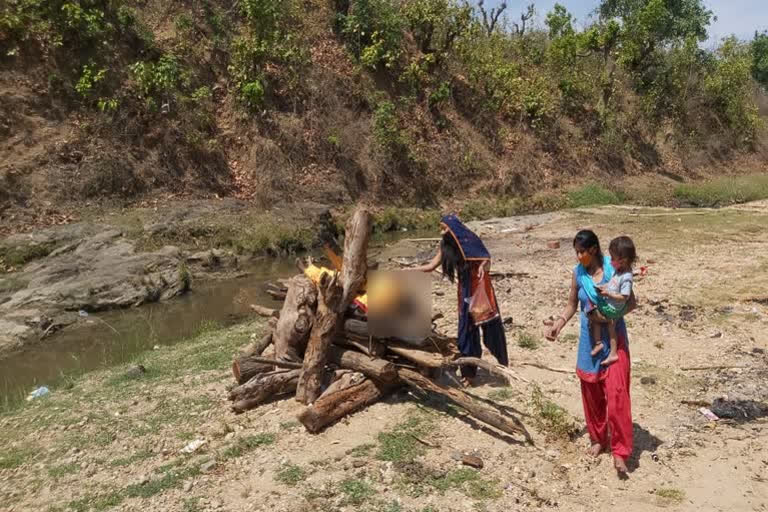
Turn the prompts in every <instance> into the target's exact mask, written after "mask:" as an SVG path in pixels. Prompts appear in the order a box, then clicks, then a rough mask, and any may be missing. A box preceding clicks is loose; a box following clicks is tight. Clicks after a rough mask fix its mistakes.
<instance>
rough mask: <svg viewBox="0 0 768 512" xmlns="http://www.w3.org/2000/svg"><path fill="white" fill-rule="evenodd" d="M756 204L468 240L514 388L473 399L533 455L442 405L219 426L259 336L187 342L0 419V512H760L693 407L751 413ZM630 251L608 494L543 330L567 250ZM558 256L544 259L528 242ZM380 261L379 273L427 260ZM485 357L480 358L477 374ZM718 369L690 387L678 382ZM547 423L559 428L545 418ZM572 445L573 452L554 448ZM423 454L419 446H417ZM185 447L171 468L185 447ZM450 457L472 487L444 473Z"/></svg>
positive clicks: (272, 409)
mask: <svg viewBox="0 0 768 512" xmlns="http://www.w3.org/2000/svg"><path fill="white" fill-rule="evenodd" d="M767 225H768V203H752V204H749V205H744V206H741V207H733V208H726V209H722V210H684V211H683V210H666V209H633V208H621V207H610V208H599V209H590V210H579V211H568V212H559V213H555V214H548V215H546V216H536V217H529V218H515V219H491V220H489V221H484V222H479V223H474V224H473V228H475V229H476V230H477V231H478V232H479V233H481V234H482V235H483V237H484V240H485V241H486V243H487V245H488V248H489V250H490V251H491V253H492V255H493V256H494V264H493V271H494V272H495V273H500V274H505V277H502V278H501V279H499V280H497V281H496V283H495V285H496V291H497V294H498V296H499V299H500V301H501V307H502V312H503V314H504V315H505V316H506V317H507V318H511V320H512V321H511V322H510V323H509V324H508V325H507V339H508V343H509V352H510V360H511V361H512V365H513V369H514V371H515V372H517V373H518V374H519V375H520V376H522V377H524V378H526V379H528V380H529V381H530V382H531V383H530V384H524V383H520V384H519V385H516V386H514V387H504V386H503V385H502V384H500V383H499V382H496V381H494V380H491V379H487V380H485V381H484V382H483V383H482V385H481V386H479V387H478V388H476V389H475V390H474V392H475V393H476V394H477V395H479V396H483V397H491V398H493V399H494V400H497V401H499V402H500V403H503V404H505V405H506V406H509V407H513V408H515V409H517V410H519V411H522V412H523V413H524V414H525V415H526V416H525V417H524V421H525V422H526V424H528V426H529V427H530V428H531V430H532V433H533V434H534V438H535V441H536V447H527V446H522V445H517V444H510V443H509V442H508V440H507V439H505V438H504V437H503V436H498V435H495V434H492V433H490V434H491V435H489V432H485V431H483V430H482V429H481V428H480V426H479V425H477V424H474V423H473V422H472V421H471V420H470V419H468V418H466V417H464V416H463V415H462V414H461V412H460V411H457V410H455V409H453V408H451V407H450V406H447V405H446V404H442V403H439V402H435V401H429V400H427V401H424V400H423V398H422V397H415V396H413V395H411V394H409V393H407V392H399V393H396V394H395V395H393V396H392V397H390V398H389V399H388V400H386V401H385V402H383V403H379V404H376V405H374V406H373V407H370V408H369V409H367V410H365V411H363V412H361V413H359V414H355V415H352V416H350V417H349V418H347V419H345V420H343V421H342V422H340V423H338V424H336V425H334V426H332V427H330V428H329V429H327V430H326V431H325V432H323V433H321V434H319V435H314V436H313V435H310V434H307V433H306V432H305V431H304V430H303V428H301V427H300V425H298V424H297V423H296V422H295V415H296V413H297V412H298V411H299V409H300V406H299V404H297V403H296V402H294V401H293V400H283V401H278V402H275V403H273V404H271V405H266V406H263V407H261V408H259V409H257V410H254V411H251V412H249V413H246V414H243V415H241V416H234V415H232V414H231V413H230V412H229V409H228V408H229V403H228V402H227V401H226V399H225V396H226V392H225V389H226V386H227V385H228V384H230V382H231V374H230V372H229V368H228V365H229V362H230V361H231V354H232V352H233V351H234V350H235V349H236V348H237V347H239V346H241V345H243V344H245V343H246V342H247V340H248V339H249V337H252V336H258V335H259V334H260V333H261V331H262V329H263V325H262V324H261V323H260V321H254V322H251V323H247V324H243V325H240V326H237V327H234V328H231V329H227V330H217V331H207V332H201V333H200V334H199V336H197V337H195V338H194V339H192V340H190V341H189V342H187V343H184V344H179V345H177V346H176V347H173V348H160V350H156V351H151V352H149V353H146V354H144V355H142V356H141V357H140V361H138V362H141V363H142V364H143V365H144V367H145V368H146V373H141V372H136V371H133V372H132V371H131V367H130V366H125V367H117V368H112V369H109V370H105V371H102V372H96V373H92V374H89V375H86V376H84V377H83V378H81V379H78V380H76V381H74V382H73V383H72V386H71V388H70V389H57V390H54V392H53V393H52V395H51V396H49V397H47V398H45V399H40V400H35V401H33V402H31V403H29V404H26V405H25V406H24V407H22V408H20V409H18V410H16V411H13V412H9V413H6V414H4V415H2V416H0V446H2V448H0V510H2V511H9V512H10V511H26V510H47V511H64V510H74V511H86V510H122V511H139V510H163V511H173V512H182V511H184V512H192V511H215V510H222V511H223V510H226V511H232V512H240V511H246V510H248V511H250V510H254V511H262V510H263V511H266V510H270V511H273V512H276V511H289V510H290V511H296V510H306V511H310V510H318V511H335V510H344V511H352V510H369V511H381V512H384V511H389V512H396V511H409V512H410V511H414V512H416V511H418V512H428V511H441V512H445V511H466V510H478V511H480V510H486V511H493V512H495V511H499V512H501V511H505V512H506V511H509V510H525V509H529V508H530V509H549V510H563V511H568V512H571V511H573V512H576V511H592V510H601V509H605V508H606V507H617V506H621V507H624V508H626V509H627V510H656V509H662V508H663V509H667V510H681V511H703V510H706V511H709V510H728V511H765V510H768V458H766V455H765V454H766V453H768V435H766V433H767V430H766V429H768V424H767V423H766V419H765V418H762V419H757V420H753V421H747V422H736V421H718V422H713V421H710V420H709V419H707V418H706V417H704V416H703V415H702V414H701V413H700V412H699V411H698V409H699V406H697V405H688V404H686V403H683V402H684V401H687V402H690V403H696V402H698V401H702V402H708V403H711V402H712V400H714V399H715V398H718V397H722V396H724V395H727V396H728V398H729V399H749V400H756V401H759V402H763V403H765V402H768V356H766V352H768V338H766V336H765V332H766V327H768V296H767V295H766V290H767V289H768V256H766V255H768V237H766V228H765V226H767ZM583 227H591V228H593V229H595V230H596V232H597V233H598V234H599V236H600V237H601V240H602V241H603V243H604V244H607V242H608V241H609V240H610V239H611V237H613V236H615V235H618V234H628V235H630V236H632V238H633V239H634V240H635V243H636V245H637V247H638V251H639V253H640V260H639V262H638V267H641V266H642V267H646V275H645V276H643V277H639V278H638V279H637V282H636V289H637V293H638V296H639V299H640V305H639V308H638V310H637V311H636V312H634V313H632V315H631V318H628V328H629V336H630V347H631V353H632V361H633V368H632V399H633V403H632V406H633V418H634V423H635V452H634V454H633V457H632V459H631V461H630V466H631V469H632V472H631V473H630V476H629V479H628V480H626V481H619V480H617V479H616V476H615V473H614V471H613V470H612V465H611V461H610V458H609V457H608V456H605V455H604V456H601V457H600V458H598V459H591V458H588V457H587V456H586V455H585V454H584V448H585V447H586V446H587V442H588V440H587V437H586V434H585V433H584V432H583V414H582V411H581V402H580V395H579V387H578V381H577V380H576V377H575V376H574V375H573V374H569V373H559V372H552V371H547V370H541V369H538V368H535V367H531V366H527V365H524V364H523V363H524V362H538V363H542V364H544V365H546V366H549V367H551V368H563V369H571V368H572V367H573V366H574V363H575V353H576V340H577V338H576V334H577V332H578V331H577V328H578V326H577V324H576V323H575V321H572V322H571V323H570V324H569V325H568V326H567V327H566V329H564V331H563V334H562V336H561V338H560V339H559V340H558V341H557V342H547V341H545V340H544V339H543V337H542V336H541V332H542V328H543V324H542V321H543V320H544V319H545V318H547V317H548V316H549V315H551V314H557V313H558V312H559V311H560V310H561V309H562V307H563V305H564V303H565V301H566V298H567V292H568V285H569V283H570V272H571V270H572V267H573V264H574V255H573V251H572V249H571V239H572V237H573V234H574V233H575V232H576V231H577V230H578V229H579V228H583ZM550 241H559V242H560V248H559V249H549V248H548V247H547V242H550ZM432 243H434V242H409V241H401V242H399V243H398V244H396V245H395V246H393V247H390V248H389V249H388V250H387V251H385V252H383V253H381V254H380V255H379V257H380V258H381V259H383V260H388V259H389V258H395V257H397V256H407V255H413V254H416V253H417V252H420V251H427V250H429V249H430V248H431V247H432V245H431V244H432ZM433 297H434V301H435V302H434V304H435V305H434V307H435V309H436V310H438V311H440V312H441V313H443V314H444V315H445V318H444V319H443V320H441V321H440V322H441V323H440V325H439V327H440V329H441V330H444V331H446V332H449V333H452V332H453V331H454V330H455V314H456V313H455V309H456V305H455V289H454V286H453V285H451V284H450V283H447V282H445V281H442V280H440V279H439V277H438V276H437V275H436V276H435V279H434V281H433ZM485 357H490V356H488V355H486V356H485ZM713 366H720V367H727V368H721V369H717V368H707V369H700V370H691V369H687V368H696V367H713ZM555 404H557V405H558V406H560V407H562V409H559V408H558V407H555V406H554V405H555ZM568 434H572V439H569V438H568ZM417 438H418V439H421V440H422V441H426V443H428V444H422V443H421V442H419V441H418V440H416V439H417ZM195 439H204V440H205V441H206V444H204V445H203V446H202V447H200V448H199V449H198V450H197V451H195V452H194V453H193V454H191V455H186V454H181V453H179V451H180V450H181V449H182V448H183V447H184V446H185V445H187V444H188V443H189V442H190V441H192V440H195ZM464 452H471V453H475V454H476V455H478V456H479V457H480V458H481V459H483V461H484V463H485V465H484V467H483V469H481V470H474V469H470V468H467V467H462V466H461V463H460V462H458V461H456V460H455V459H456V458H457V457H460V454H461V453H464Z"/></svg>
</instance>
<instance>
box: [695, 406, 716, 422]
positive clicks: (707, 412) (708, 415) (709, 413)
mask: <svg viewBox="0 0 768 512" xmlns="http://www.w3.org/2000/svg"><path fill="white" fill-rule="evenodd" d="M699 412H700V413H701V414H702V415H704V416H705V417H706V418H708V419H710V420H712V421H717V420H719V419H720V418H718V417H717V415H716V414H715V413H713V412H712V411H710V410H709V409H707V408H706V407H702V408H701V409H699Z"/></svg>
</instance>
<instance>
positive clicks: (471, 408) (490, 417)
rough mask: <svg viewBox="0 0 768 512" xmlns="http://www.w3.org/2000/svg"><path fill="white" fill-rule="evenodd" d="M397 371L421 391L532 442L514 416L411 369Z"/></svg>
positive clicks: (401, 377)
mask: <svg viewBox="0 0 768 512" xmlns="http://www.w3.org/2000/svg"><path fill="white" fill-rule="evenodd" d="M397 373H398V376H399V377H400V379H402V380H403V381H404V382H405V383H407V384H408V385H409V386H411V387H414V388H416V389H419V390H422V391H431V392H432V393H437V394H439V395H443V396H444V397H446V398H448V399H449V400H450V401H451V402H453V403H455V404H456V405H458V406H460V407H462V408H463V409H465V410H466V411H467V412H469V414H471V415H472V416H474V417H475V418H477V419H478V420H480V421H482V422H483V423H487V424H488V425H491V426H492V427H494V428H497V429H499V430H501V431H502V432H505V433H507V434H510V435H515V434H522V435H523V436H525V439H526V441H528V442H529V443H531V444H533V439H531V435H530V434H529V433H528V431H527V430H526V429H525V426H524V425H523V424H522V422H521V421H520V420H519V419H517V418H515V417H514V416H511V415H504V414H501V413H500V412H499V411H498V410H496V409H493V408H492V407H489V406H487V405H485V404H482V403H480V402H478V401H476V400H474V399H473V398H472V397H470V396H469V395H467V394H466V393H465V392H463V391H461V390H458V389H454V388H449V387H446V386H443V385H441V384H437V383H436V382H433V381H431V380H430V379H428V378H426V377H424V376H422V375H420V374H419V373H418V372H415V371H413V370H409V369H407V368H398V370H397Z"/></svg>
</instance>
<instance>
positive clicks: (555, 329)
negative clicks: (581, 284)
mask: <svg viewBox="0 0 768 512" xmlns="http://www.w3.org/2000/svg"><path fill="white" fill-rule="evenodd" d="M578 308H579V288H578V286H577V284H576V273H575V272H574V273H573V277H572V278H571V290H570V291H569V292H568V304H566V305H565V309H563V312H562V313H561V314H560V318H558V319H556V320H555V323H554V324H553V325H552V327H551V328H550V329H549V331H547V333H546V334H545V336H546V337H547V339H550V340H554V339H555V338H557V336H558V335H559V334H560V331H561V330H562V329H563V327H565V324H567V323H568V320H570V319H571V318H573V315H575V314H576V311H577V310H578Z"/></svg>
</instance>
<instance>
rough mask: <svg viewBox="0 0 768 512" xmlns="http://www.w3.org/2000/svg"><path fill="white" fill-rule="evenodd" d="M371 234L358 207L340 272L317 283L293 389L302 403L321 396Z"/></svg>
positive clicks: (349, 226)
mask: <svg viewBox="0 0 768 512" xmlns="http://www.w3.org/2000/svg"><path fill="white" fill-rule="evenodd" d="M370 233H371V216H370V214H369V213H368V212H367V211H366V210H364V209H359V210H357V211H356V212H355V214H354V215H353V216H352V218H351V219H350V220H349V222H348V223H347V229H346V239H345V241H344V260H343V264H342V270H341V272H339V273H336V274H335V275H333V276H329V275H328V274H323V275H322V277H321V278H320V282H319V283H318V288H319V296H318V304H317V313H316V314H315V320H314V324H313V326H312V332H311V334H310V336H309V343H308V344H307V351H306V353H305V354H304V371H303V372H302V374H301V378H300V379H299V386H298V389H297V390H296V398H297V399H298V400H299V401H300V402H302V403H304V404H310V403H312V402H314V401H315V400H316V399H317V397H318V396H320V385H321V383H322V374H323V368H324V367H325V363H326V361H327V358H328V348H329V347H330V345H331V340H332V338H333V336H334V334H335V333H336V329H337V326H338V324H339V321H340V320H341V318H342V316H343V314H344V312H345V311H346V309H347V306H349V303H350V302H351V301H352V298H353V297H354V296H355V294H356V293H357V291H358V288H359V286H360V284H362V283H363V281H364V280H365V274H366V255H367V249H368V238H369V236H370ZM339 279H341V282H339Z"/></svg>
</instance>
